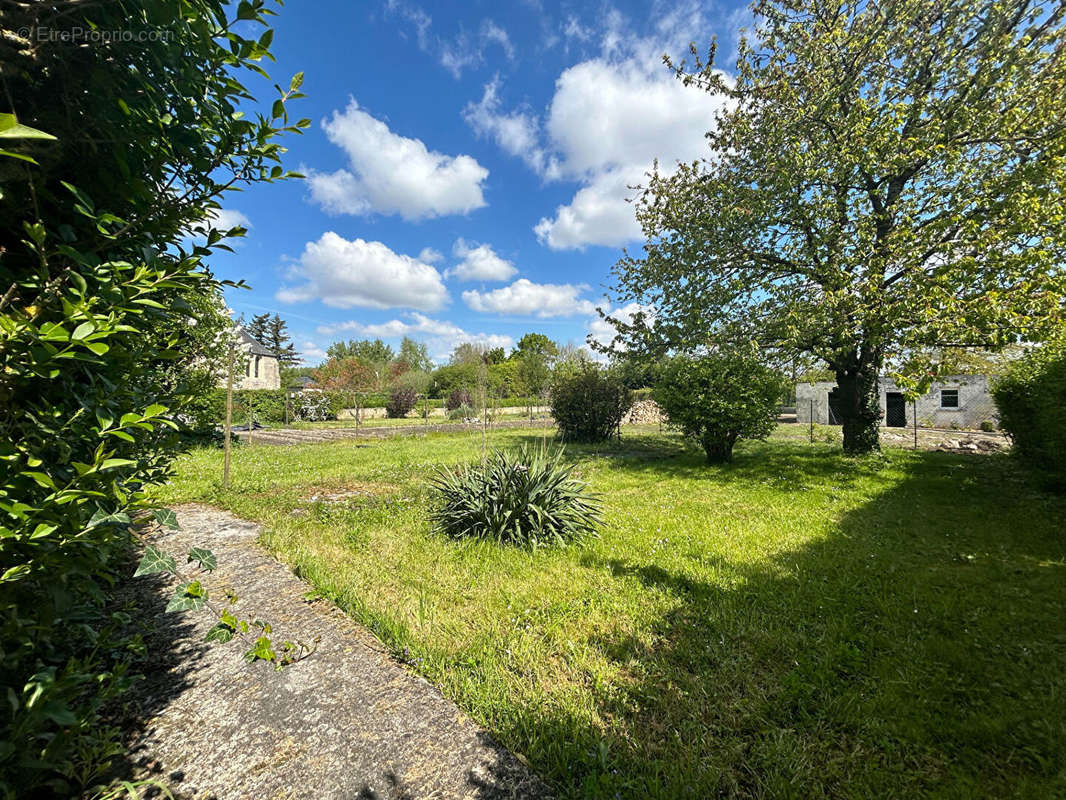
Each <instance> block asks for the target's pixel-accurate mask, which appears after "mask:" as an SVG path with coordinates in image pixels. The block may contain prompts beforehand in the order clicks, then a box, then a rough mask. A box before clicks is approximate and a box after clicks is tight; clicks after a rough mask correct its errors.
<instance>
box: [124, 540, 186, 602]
mask: <svg viewBox="0 0 1066 800" xmlns="http://www.w3.org/2000/svg"><path fill="white" fill-rule="evenodd" d="M177 568H178V565H177V563H175V561H174V557H173V556H168V555H167V554H166V553H164V552H163V551H162V550H159V549H158V548H155V547H152V546H151V545H148V547H146V548H145V549H144V558H142V559H141V563H140V564H138V565H137V571H136V572H134V573H133V577H134V578H136V577H138V576H140V575H152V574H154V573H156V572H169V573H171V574H174V572H175V570H177ZM168 610H169V609H168Z"/></svg>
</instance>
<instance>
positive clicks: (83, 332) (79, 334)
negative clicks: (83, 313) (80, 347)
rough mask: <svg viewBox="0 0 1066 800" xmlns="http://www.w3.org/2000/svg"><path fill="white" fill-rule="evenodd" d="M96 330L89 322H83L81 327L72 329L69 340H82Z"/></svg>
mask: <svg viewBox="0 0 1066 800" xmlns="http://www.w3.org/2000/svg"><path fill="white" fill-rule="evenodd" d="M95 330H96V326H95V325H94V324H93V323H91V322H83V323H82V324H81V325H79V326H78V327H76V328H75V329H74V333H72V334H71V335H70V338H71V339H84V338H85V337H86V336H88V335H89V334H90V333H92V332H93V331H95Z"/></svg>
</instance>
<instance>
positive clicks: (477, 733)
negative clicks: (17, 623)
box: [125, 505, 549, 800]
mask: <svg viewBox="0 0 1066 800" xmlns="http://www.w3.org/2000/svg"><path fill="white" fill-rule="evenodd" d="M176 511H177V513H178V521H179V523H180V525H181V529H180V530H176V531H165V532H163V533H161V534H159V535H157V536H156V537H155V539H154V541H153V543H154V544H156V545H157V546H160V547H162V548H164V549H166V551H167V552H169V553H170V554H172V555H175V556H177V557H178V561H179V564H180V562H181V561H182V560H184V554H185V553H187V552H188V550H189V548H190V547H192V546H197V545H199V546H204V547H207V548H209V549H211V550H212V551H213V552H214V553H215V555H216V556H217V557H218V570H217V571H216V572H214V573H213V574H212V575H211V577H210V579H209V580H208V581H205V583H206V584H207V585H208V588H209V589H210V590H212V594H213V596H215V597H221V596H223V589H224V588H228V589H232V591H233V592H234V593H235V594H236V595H237V596H238V597H239V598H240V599H239V602H238V604H237V609H239V610H240V611H242V612H243V614H244V615H247V614H248V613H249V612H250V611H251V610H252V609H254V611H255V614H256V615H257V616H258V617H260V618H262V619H264V620H267V621H269V622H271V623H272V624H273V625H274V634H273V639H274V641H275V642H281V641H283V640H285V639H295V638H300V639H303V640H311V639H313V638H314V637H316V636H320V637H321V644H320V646H319V649H318V651H317V652H316V653H315V654H314V655H312V656H310V657H309V658H307V659H305V660H303V661H301V662H299V663H296V664H294V665H291V666H288V667H286V668H285V669H283V670H282V671H280V672H275V671H274V670H273V668H272V667H271V666H270V665H269V664H267V663H264V662H257V663H252V664H249V663H247V662H245V661H244V659H243V658H242V657H241V653H242V651H243V649H244V648H243V646H242V643H241V642H240V641H239V640H235V641H233V642H230V643H228V644H222V645H219V644H214V645H205V644H204V642H203V637H204V634H205V632H206V631H207V630H208V628H210V627H211V624H212V623H213V619H212V618H211V617H210V615H209V614H207V613H186V614H164V613H163V607H164V606H165V604H166V602H167V600H168V599H169V596H170V595H171V594H172V593H173V591H174V584H173V583H172V582H170V581H166V580H163V579H160V578H159V577H158V576H153V577H142V578H137V579H135V580H133V581H131V582H130V583H129V589H128V590H126V591H127V592H128V594H127V596H126V598H125V599H126V600H129V601H130V602H131V603H132V604H134V605H136V606H138V607H139V608H140V621H141V622H145V623H148V624H149V626H151V627H154V628H155V631H154V632H153V633H152V634H150V635H149V637H148V644H149V646H150V652H151V653H152V656H151V658H152V663H151V664H150V667H149V674H148V678H147V679H146V680H145V681H142V682H140V683H139V684H137V685H136V688H135V689H134V690H131V692H130V698H131V700H132V701H133V702H132V710H133V715H134V716H135V717H136V719H137V720H138V723H139V725H138V730H137V732H136V733H135V734H134V735H133V740H132V741H131V745H130V753H129V756H128V764H129V774H130V775H132V776H136V777H145V776H147V775H152V776H155V777H157V778H160V779H163V780H164V781H166V782H168V783H169V784H170V785H171V790H172V791H173V792H174V793H175V796H176V797H182V798H197V800H201V799H203V798H217V799H218V800H229V798H323V799H324V798H337V800H340V798H345V800H347V799H348V798H405V799H406V798H410V799H411V800H414V799H415V798H479V799H484V800H489V799H490V798H492V799H495V798H500V799H501V800H502V799H503V798H510V799H512V800H518V799H519V798H522V799H523V800H526V799H528V800H535V799H536V800H539V799H540V798H547V797H549V793H548V791H547V789H546V788H545V786H544V785H543V784H542V783H541V782H540V780H539V779H538V778H537V777H536V776H534V775H533V774H532V772H531V771H530V770H529V769H528V768H527V767H525V766H524V765H523V764H522V763H521V762H520V761H519V760H518V759H517V758H516V757H515V756H514V755H513V754H512V753H510V752H509V751H507V750H506V749H505V748H503V747H501V746H500V745H498V744H497V743H496V742H494V741H493V740H492V738H491V737H490V736H489V734H488V733H487V732H485V731H484V730H483V729H481V728H479V727H478V726H477V725H475V724H474V723H473V722H472V721H471V720H470V719H469V718H467V717H466V716H465V715H464V714H463V713H462V712H461V711H459V709H458V708H456V707H455V705H453V704H452V703H451V702H450V701H448V700H446V699H445V698H444V697H443V696H441V695H440V693H439V692H438V691H437V690H436V689H435V688H434V687H432V686H431V685H430V684H429V683H427V682H426V681H424V680H422V679H421V678H419V677H417V676H415V675H413V674H411V673H410V672H408V671H407V670H406V669H404V668H403V667H402V666H401V665H399V664H398V663H396V662H395V661H393V660H392V659H390V658H389V656H388V655H387V654H386V653H384V652H383V650H382V647H381V645H380V643H378V642H377V640H376V639H374V638H373V636H372V635H370V634H369V633H368V632H367V631H366V630H365V629H363V628H361V627H360V626H359V625H356V624H355V623H354V622H353V621H352V620H351V619H350V618H349V617H348V616H347V615H345V614H344V613H343V612H341V611H340V610H339V609H337V608H336V607H335V606H333V605H332V604H330V603H328V602H326V601H324V600H321V599H319V600H313V601H311V600H308V597H309V595H308V591H309V587H308V586H307V584H305V583H303V582H302V581H300V580H299V579H298V578H296V577H295V576H294V575H293V574H292V573H291V572H290V571H289V569H288V568H287V567H285V566H284V565H282V564H280V563H279V562H277V561H275V560H274V559H273V558H271V556H270V555H269V554H267V553H266V551H265V550H263V549H262V548H261V547H260V546H259V545H258V544H256V537H257V535H258V532H259V528H258V526H257V525H255V524H253V523H250V522H245V521H243V520H240V519H238V518H236V517H234V516H232V515H230V514H228V513H226V512H223V511H218V510H216V509H213V508H208V507H204V506H192V505H190V506H182V507H179V508H177V509H176ZM238 616H241V614H240V613H238Z"/></svg>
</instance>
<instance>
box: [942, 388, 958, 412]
mask: <svg viewBox="0 0 1066 800" xmlns="http://www.w3.org/2000/svg"><path fill="white" fill-rule="evenodd" d="M940 407H941V408H952V409H954V408H958V407H959V390H958V389H941V390H940Z"/></svg>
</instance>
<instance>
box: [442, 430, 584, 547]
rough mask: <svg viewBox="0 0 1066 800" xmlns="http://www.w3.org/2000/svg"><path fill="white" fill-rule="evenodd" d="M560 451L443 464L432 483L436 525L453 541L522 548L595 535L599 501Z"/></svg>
mask: <svg viewBox="0 0 1066 800" xmlns="http://www.w3.org/2000/svg"><path fill="white" fill-rule="evenodd" d="M572 472H573V467H572V466H566V465H565V464H563V463H562V450H556V451H554V452H550V451H548V450H547V449H543V448H541V449H535V448H526V447H522V448H520V449H519V450H518V451H517V452H516V453H505V452H503V451H499V450H497V451H495V452H493V453H492V454H491V455H489V456H488V458H486V459H485V462H484V464H471V465H469V466H467V467H463V468H460V469H457V470H451V469H448V468H447V467H444V468H442V469H441V470H440V472H438V473H437V475H436V477H435V478H434V479H433V481H432V483H431V486H432V489H433V492H434V494H435V495H436V498H435V499H436V502H435V504H434V506H433V508H432V510H431V512H430V519H431V520H432V522H433V523H434V525H435V527H436V528H437V529H438V530H439V531H441V532H442V533H444V534H445V535H447V536H450V537H452V538H454V539H462V538H467V537H476V538H479V539H488V540H490V541H494V542H498V543H501V544H513V545H517V546H520V547H531V548H537V547H544V546H549V545H566V544H570V543H571V542H576V541H581V540H582V539H584V538H586V537H588V536H595V535H596V528H597V526H598V525H599V524H600V522H601V521H602V512H601V509H600V501H599V498H597V497H596V496H595V495H592V494H590V493H589V492H588V487H587V485H586V484H584V483H582V482H581V481H579V480H576V479H575V478H573V477H571V473H572Z"/></svg>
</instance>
